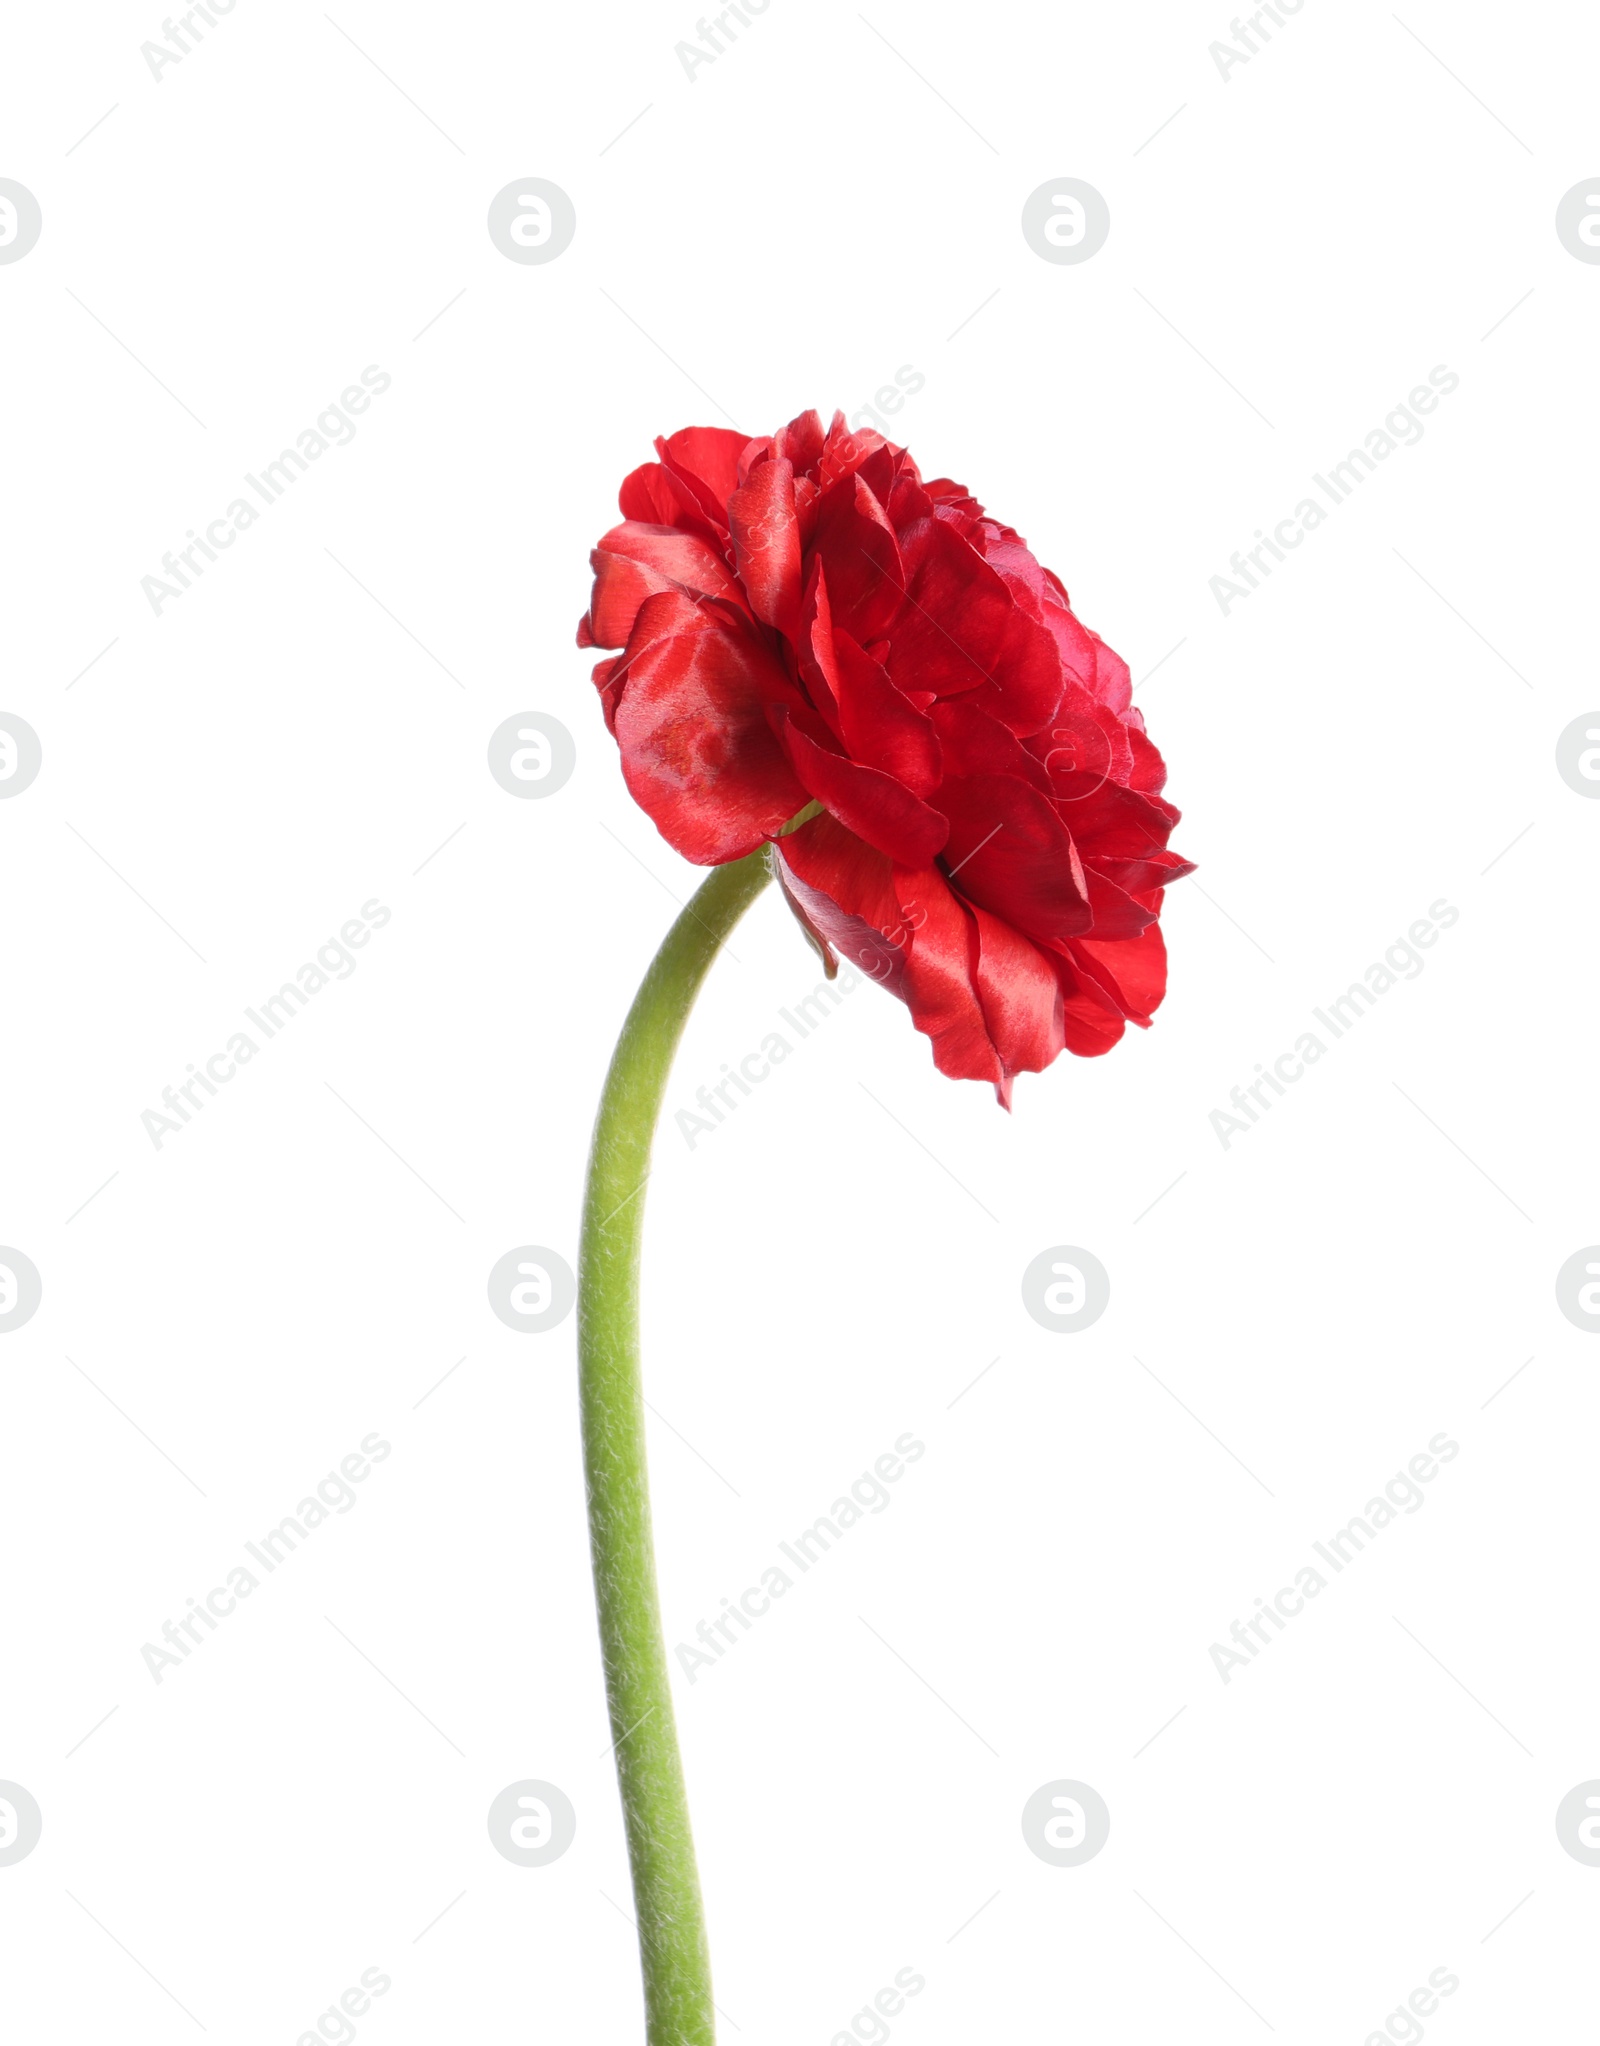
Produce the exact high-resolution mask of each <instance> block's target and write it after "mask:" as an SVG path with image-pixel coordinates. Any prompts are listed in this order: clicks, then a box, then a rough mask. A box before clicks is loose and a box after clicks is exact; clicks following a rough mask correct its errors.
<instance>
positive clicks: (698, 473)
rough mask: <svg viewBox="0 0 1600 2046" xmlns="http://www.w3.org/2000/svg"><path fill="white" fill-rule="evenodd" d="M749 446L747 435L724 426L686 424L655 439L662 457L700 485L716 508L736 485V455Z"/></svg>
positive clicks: (738, 455)
mask: <svg viewBox="0 0 1600 2046" xmlns="http://www.w3.org/2000/svg"><path fill="white" fill-rule="evenodd" d="M749 445H750V436H749V434H747V433H734V432H732V431H731V430H730V429H729V428H728V427H726V426H686V427H684V429H683V431H682V432H681V433H674V434H671V435H669V436H668V438H667V439H666V440H665V441H657V442H656V448H657V451H658V452H659V454H660V455H661V458H662V460H663V461H664V462H668V463H670V465H671V466H672V467H673V468H675V469H678V470H681V471H682V472H683V473H684V474H686V475H688V476H691V477H693V478H694V479H695V480H696V481H697V482H699V483H702V484H704V485H705V487H706V490H707V491H708V493H709V494H710V497H711V499H712V502H713V504H714V506H715V507H716V509H717V510H719V511H720V510H722V508H723V507H724V506H725V505H726V504H727V502H728V499H729V498H730V497H732V495H733V493H734V492H735V491H736V490H737V489H738V487H739V457H740V456H741V455H742V454H743V453H744V451H745V449H746V448H747V447H748V446H749Z"/></svg>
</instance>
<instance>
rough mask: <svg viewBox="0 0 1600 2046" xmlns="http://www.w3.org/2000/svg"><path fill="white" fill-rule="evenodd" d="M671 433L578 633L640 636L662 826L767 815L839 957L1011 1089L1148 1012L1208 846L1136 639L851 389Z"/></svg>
mask: <svg viewBox="0 0 1600 2046" xmlns="http://www.w3.org/2000/svg"><path fill="white" fill-rule="evenodd" d="M656 451H657V453H658V454H659V455H660V458H661V459H660V461H659V462H649V463H646V464H645V466H644V467H643V468H640V469H635V470H634V472H633V474H632V475H631V476H629V477H628V479H627V481H626V482H625V483H624V484H623V486H622V491H621V497H620V504H621V509H622V514H623V523H622V524H621V525H620V526H614V527H613V528H612V529H611V531H610V532H609V533H607V534H606V536H605V538H604V539H603V540H602V541H601V542H600V545H599V547H598V548H597V549H596V550H595V552H594V554H593V556H592V557H591V560H592V562H593V566H594V572H595V582H594V594H593V597H592V598H591V601H590V605H589V610H588V614H587V616H586V617H585V618H584V619H583V620H582V622H581V623H580V625H579V627H578V644H579V645H580V646H601V647H620V648H622V649H623V651H622V653H621V654H620V655H618V656H614V657H613V658H612V659H610V660H605V661H601V662H600V663H599V665H598V666H597V667H596V668H595V671H594V679H595V682H596V684H597V685H598V687H599V690H600V695H601V700H602V702H603V704H604V706H605V716H606V722H607V724H608V725H609V727H610V729H611V731H612V732H613V733H614V735H615V737H616V740H617V744H618V746H619V747H620V748H621V751H622V771H623V774H624V775H625V776H626V778H627V783H628V787H629V788H630V789H631V790H632V791H633V794H634V796H635V797H636V798H637V800H638V801H639V802H640V803H641V804H642V805H643V807H644V808H645V809H646V810H647V811H648V812H649V813H650V816H651V817H652V818H653V819H654V821H655V824H656V826H657V828H658V830H659V831H660V832H661V834H662V836H663V837H664V838H665V839H666V840H667V841H668V843H669V844H671V845H673V846H675V847H676V848H677V850H678V851H679V852H680V853H682V854H683V855H684V857H685V858H686V859H690V860H694V861H696V862H697V863H698V864H699V865H701V866H717V865H720V864H721V863H723V862H724V861H727V860H734V859H739V858H741V857H742V856H743V855H744V854H746V853H749V852H752V851H753V850H754V849H755V848H756V847H757V846H759V845H761V844H762V843H763V841H765V840H777V841H778V843H777V845H776V848H775V850H776V854H777V866H778V875H779V879H780V880H781V882H782V883H783V887H784V890H785V893H786V894H787V896H788V898H789V901H790V903H791V905H792V906H793V907H794V909H795V911H796V914H797V915H798V916H799V917H800V920H801V922H802V923H803V924H804V925H805V926H806V929H807V930H808V931H809V932H810V934H811V935H812V937H813V938H814V939H815V940H816V941H817V942H818V944H819V946H820V948H821V950H822V952H823V955H824V957H825V958H826V959H827V961H828V964H829V968H830V971H831V970H833V956H832V955H833V954H834V953H840V954H842V955H843V956H844V957H845V958H847V959H849V960H850V961H852V962H853V963H854V964H855V965H857V966H858V967H860V968H861V970H862V971H863V972H865V973H867V974H869V975H870V976H871V977H872V978H873V979H874V980H877V981H879V982H881V983H882V984H883V985H884V986H885V987H887V988H889V989H890V990H891V991H892V992H893V993H894V994H896V995H898V996H899V997H900V999H901V1000H902V1001H903V1002H905V1004H906V1005H907V1007H908V1008H909V1009H910V1011H911V1017H912V1021H913V1022H914V1023H915V1024H916V1027H917V1028H918V1029H919V1030H921V1031H923V1032H925V1033H926V1035H927V1036H928V1037H929V1038H931V1039H932V1041H933V1056H934V1061H935V1063H936V1064H937V1066H938V1067H939V1070H940V1071H941V1072H944V1073H948V1074H950V1075H952V1076H953V1077H955V1078H959V1079H973V1080H990V1081H992V1082H993V1083H994V1086H995V1088H996V1091H997V1092H998V1094H999V1096H1000V1099H1001V1101H1002V1102H1004V1103H1006V1104H1007V1105H1009V1101H1010V1094H1011V1082H1012V1078H1013V1076H1014V1075H1015V1074H1017V1073H1021V1072H1027V1073H1034V1072H1041V1071H1042V1070H1043V1069H1044V1068H1045V1067H1046V1066H1048V1065H1049V1064H1050V1062H1051V1061H1052V1059H1054V1058H1055V1056H1056V1054H1057V1053H1058V1052H1059V1051H1061V1050H1062V1049H1063V1047H1065V1048H1066V1049H1067V1050H1069V1051H1073V1052H1076V1053H1078V1054H1079V1055H1080V1056H1082V1057H1093V1056H1094V1055H1096V1054H1097V1053H1099V1052H1103V1051H1108V1050H1109V1049H1110V1048H1111V1046H1112V1045H1113V1044H1115V1043H1116V1041H1117V1039H1118V1038H1119V1037H1120V1036H1121V1035H1122V1033H1123V1029H1124V1027H1125V1025H1126V1023H1127V1021H1128V1020H1129V1019H1131V1020H1132V1021H1133V1022H1135V1023H1138V1024H1141V1025H1143V1024H1148V1023H1149V1021H1150V1016H1151V1013H1152V1011H1153V1010H1154V1009H1155V1007H1156V1005H1157V1004H1158V1003H1159V1002H1160V1000H1161V998H1162V996H1163V994H1164V993H1165V992H1166V970H1167V969H1166V952H1165V948H1164V946H1163V944H1162V940H1161V931H1160V928H1159V925H1158V922H1157V919H1158V917H1159V915H1160V912H1161V895H1162V890H1163V888H1164V887H1165V886H1166V884H1167V883H1168V882H1169V881H1175V880H1177V879H1178V878H1179V877H1180V876H1181V875H1183V874H1186V873H1189V872H1190V871H1191V868H1190V864H1189V862H1188V861H1186V860H1183V859H1180V858H1179V857H1178V855H1177V854H1176V853H1170V852H1168V851H1167V850H1166V843H1167V837H1168V834H1169V833H1170V832H1171V829H1172V827H1173V825H1174V824H1175V823H1176V822H1177V821H1178V812H1177V811H1176V810H1175V809H1173V808H1172V806H1171V804H1170V803H1165V802H1163V801H1162V800H1161V794H1160V791H1161V787H1162V784H1163V782H1164V781H1165V779H1166V770H1165V768H1164V766H1163V765H1162V760H1161V756H1160V754H1159V753H1158V752H1157V751H1156V749H1155V747H1154V746H1152V745H1151V743H1150V741H1149V740H1148V739H1147V738H1146V737H1145V731H1144V719H1143V717H1142V716H1141V715H1140V714H1139V712H1138V711H1136V710H1135V709H1134V708H1133V707H1132V704H1131V701H1130V698H1131V690H1130V688H1129V682H1128V669H1127V665H1126V663H1124V662H1123V661H1121V660H1119V659H1118V657H1117V656H1116V655H1115V654H1114V653H1113V652H1112V651H1111V649H1110V648H1109V647H1108V646H1107V645H1106V644H1105V642H1104V641H1103V640H1101V639H1099V638H1098V637H1097V636H1096V635H1095V634H1094V633H1092V632H1090V631H1089V630H1087V628H1086V627H1084V626H1083V625H1081V624H1079V622H1078V620H1077V618H1076V617H1075V616H1074V615H1073V612H1072V609H1071V606H1070V605H1069V603H1068V601H1067V593H1066V591H1065V590H1064V589H1063V588H1062V586H1061V583H1060V582H1059V580H1058V579H1057V578H1056V577H1055V576H1054V575H1052V574H1051V573H1050V571H1049V570H1048V569H1046V568H1041V567H1040V565H1039V563H1038V562H1037V561H1035V560H1034V558H1033V555H1032V554H1031V553H1030V552H1029V550H1028V548H1027V546H1026V545H1025V544H1024V542H1023V541H1022V540H1021V539H1020V538H1019V536H1018V535H1017V534H1016V533H1014V532H1013V531H1012V530H1011V528H1010V527H1009V526H1002V525H1000V524H998V523H997V522H996V521H995V520H994V519H992V518H990V517H989V516H988V515H987V514H986V513H985V511H984V509H983V506H982V505H981V504H979V503H978V502H977V500H976V499H975V498H973V497H971V496H969V495H968V493H967V492H966V490H965V489H963V488H962V486H961V485H960V484H959V483H951V482H948V481H945V480H943V479H941V480H939V481H938V482H933V483H925V482H924V481H923V480H922V477H921V476H920V475H919V473H918V471H917V466H916V464H915V462H913V461H912V459H911V457H910V456H909V455H908V454H907V453H906V451H905V449H904V448H899V447H896V446H894V445H893V443H892V442H890V441H886V440H884V439H883V437H882V436H881V435H880V434H876V433H852V432H850V431H848V430H847V429H846V426H845V423H844V416H843V414H842V413H836V414H835V415H834V421H833V424H832V426H831V427H829V428H828V430H827V432H826V433H824V431H823V427H822V421H821V419H820V418H819V417H818V415H817V414H816V413H815V412H806V413H802V414H801V416H800V417H799V418H798V419H795V420H792V421H791V422H790V424H789V425H788V426H786V427H784V428H783V430H782V431H781V432H780V433H777V434H774V435H773V436H772V438H771V439H770V440H747V439H746V438H745V436H744V435H743V434H739V433H730V432H727V431H725V430H724V429H723V428H720V427H688V428H686V429H685V430H684V431H683V432H682V433H675V434H673V435H672V436H671V438H670V439H668V440H658V441H657V442H656ZM818 806H820V808H819V807H818ZM802 810H810V811H812V812H814V814H812V815H811V816H810V817H809V819H808V821H807V822H805V823H803V824H801V825H800V826H799V827H798V828H797V829H795V830H793V831H791V832H789V833H787V835H784V836H782V837H781V838H780V836H779V835H780V833H783V831H784V826H785V825H786V824H788V823H789V822H790V821H791V819H793V818H794V817H795V816H796V815H797V814H798V813H799V812H801V811H802Z"/></svg>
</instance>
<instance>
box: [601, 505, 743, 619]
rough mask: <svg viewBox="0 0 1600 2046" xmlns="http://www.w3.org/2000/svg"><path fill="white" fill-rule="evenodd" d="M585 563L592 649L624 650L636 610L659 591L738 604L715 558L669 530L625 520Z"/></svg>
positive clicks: (689, 538) (735, 588)
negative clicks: (589, 569) (589, 570)
mask: <svg viewBox="0 0 1600 2046" xmlns="http://www.w3.org/2000/svg"><path fill="white" fill-rule="evenodd" d="M589 560H590V563H591V565H592V566H593V568H594V595H593V596H592V597H591V599H590V601H589V631H590V634H591V635H592V637H591V639H590V642H589V643H590V644H591V645H594V646H626V645H627V643H628V637H629V635H630V634H631V633H632V631H633V621H634V619H635V618H636V617H637V616H638V613H639V606H640V605H641V604H642V603H643V602H644V600H645V598H646V597H654V596H658V595H659V594H660V593H661V592H662V591H663V590H672V589H681V590H685V591H687V592H688V593H689V594H690V595H691V596H693V595H699V596H708V597H730V598H732V599H733V600H734V601H735V602H739V601H740V591H739V585H738V583H737V582H736V581H735V579H734V578H733V576H732V575H731V574H730V573H729V572H728V569H727V566H726V564H725V563H724V562H723V560H722V558H721V556H720V555H718V554H717V553H716V552H715V550H714V549H712V548H711V547H708V546H707V545H706V543H705V541H704V540H700V539H697V538H696V537H695V536H694V535H693V534H691V533H680V532H678V531H676V530H675V529H674V528H673V527H671V526H646V525H641V524H638V523H635V522H634V521H631V520H630V521H629V522H628V523H627V524H625V525H621V526H613V527H612V529H611V531H610V532H609V533H607V534H606V535H605V537H604V538H603V539H602V540H601V542H600V545H599V546H598V547H597V548H596V549H595V551H594V553H593V554H591V555H590V557H589ZM580 643H582V635H581V632H580Z"/></svg>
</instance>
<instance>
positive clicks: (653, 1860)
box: [578, 846, 770, 2046]
mask: <svg viewBox="0 0 1600 2046" xmlns="http://www.w3.org/2000/svg"><path fill="white" fill-rule="evenodd" d="M769 878H770V868H769V866H768V859H767V849H766V847H765V846H762V847H761V848H760V849H759V850H758V851H756V852H753V853H751V854H750V856H749V857H748V858H747V859H742V860H735V861H733V862H731V863H730V864H729V865H728V866H725V867H718V868H716V869H715V870H714V871H713V872H712V874H711V875H710V876H709V878H708V879H707V880H706V881H705V882H704V883H703V884H702V886H701V887H700V889H699V891H698V892H697V893H696V894H695V896H694V898H693V899H692V901H691V902H690V903H689V905H688V907H687V908H686V909H685V910H684V912H683V914H682V915H681V916H680V917H679V918H678V920H677V922H676V923H675V924H674V925H673V926H672V929H671V930H670V931H669V932H668V933H667V937H666V941H665V943H664V944H663V945H662V947H661V950H660V951H659V952H658V953H657V954H656V956H655V958H654V960H653V961H652V962H651V966H650V971H649V972H648V973H647V974H646V975H645V977H644V981H643V984H642V985H641V987H640V989H639V992H638V994H637V995H636V996H635V997H634V1002H633V1007H632V1008H631V1009H630V1010H629V1011H628V1020H627V1022H626V1023H624V1024H623V1026H622V1035H621V1037H620V1038H619V1039H618V1040H617V1048H616V1051H615V1052H614V1053H613V1054H612V1059H611V1070H610V1071H609V1072H608V1073H607V1075H606V1084H605V1091H604V1092H603V1093H602V1095H601V1097H600V1113H599V1116H598V1118H597V1119H596V1122H595V1131H594V1146H593V1149H592V1150H591V1152H590V1154H589V1180H588V1185H587V1187H586V1188H585V1191H584V1203H583V1240H582V1245H581V1248H580V1253H579V1269H578V1353H579V1369H580V1381H581V1400H582V1407H583V1455H584V1468H585V1472H586V1475H587V1478H588V1488H589V1542H590V1548H591V1551H592V1554H593V1557H594V1588H595V1604H596V1607H597V1608H598V1611H599V1619H600V1646H601V1652H602V1655H603V1656H604V1659H605V1672H606V1698H607V1702H608V1704H609V1706H610V1709H611V1731H612V1734H613V1736H614V1738H615V1741H616V1749H615V1752H616V1759H617V1782H618V1785H619V1787H620V1789H621V1792H622V1812H623V1818H624V1820H625V1821H626V1825H627V1833H628V1858H629V1860H630V1862H631V1863H632V1867H633V1897H634V1906H635V1909H636V1912H637V1914H638V1922H639V1958H640V1964H641V1967H642V1969H643V1972H644V2000H645V2012H646V2017H647V2021H648V2038H649V2046H714V2041H715V2037H716V2032H715V2025H714V2020H713V2011H712V2002H711V1959H710V1954H709V1952H708V1950H707V1946H706V1932H705V1919H704V1915H703V1913H702V1911H701V1905H700V1877H699V1873H698V1871H697V1869H696V1867H695V1859H694V1839H693V1835H692V1833H691V1831H690V1827H689V1803H688V1798H687V1796H686V1795H685V1792H684V1786H683V1764H682V1762H681V1761H680V1760H679V1756H678V1735H677V1727H676V1722H675V1720H674V1716H673V1710H672V1691H671V1686H670V1683H669V1680H668V1676H667V1654H666V1646H665V1643H664V1642H663V1639H662V1634H661V1606H660V1600H659V1597H658V1594H657V1591H656V1565H655V1544H654V1541H653V1540H652V1537H651V1533H650V1485H649V1478H648V1475H647V1472H646V1467H645V1433H644V1396H643V1392H642V1390H641V1387H640V1380H639V1251H640V1239H641V1235H642V1233H643V1222H644V1196H645V1182H646V1180H647V1179H648V1178H649V1175H650V1145H651V1139H652V1137H653V1136H654V1134H655V1126H656V1118H657V1116H658V1114H659V1112H660V1108H661V1096H662V1093H663V1091H664V1089H665V1087H666V1084H667V1075H668V1073H669V1072H670V1071H671V1069H672V1060H673V1055H674V1053H675V1052H676V1051H677V1048H678V1040H679V1039H680V1038H681V1037H682V1035H683V1026H684V1024H685V1022H686V1021H687V1020H688V1015H689V1011H690V1009H691V1008H692V1007H693V1005H694V999H695V996H696V995H697V994H698V993H699V991H700V984H701V982H702V981H703V980H704V979H705V977H706V974H707V973H708V972H709V971H710V968H711V963H712V961H713V960H714V959H715V958H716V956H717V954H718V952H719V951H720V950H721V949H722V946H723V943H724V941H725V940H726V938H727V936H728V934H729V932H730V931H731V930H732V929H733V927H734V925H735V924H736V923H737V922H738V921H739V919H740V917H741V916H742V915H743V914H744V912H745V911H746V910H747V909H748V908H749V906H750V904H751V903H752V902H753V901H754V900H755V898H756V897H757V896H758V895H759V894H760V892H761V890H762V889H763V888H764V887H765V886H766V884H767V881H768V879H769Z"/></svg>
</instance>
